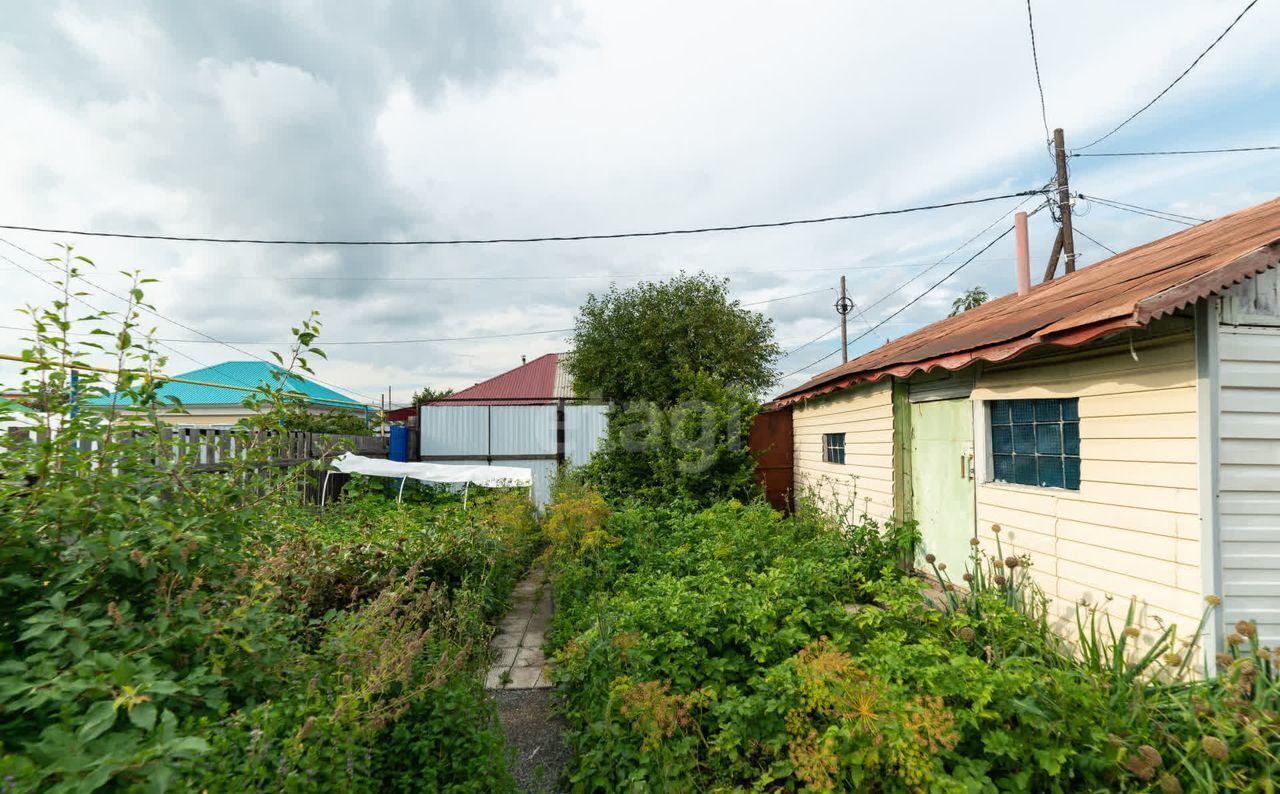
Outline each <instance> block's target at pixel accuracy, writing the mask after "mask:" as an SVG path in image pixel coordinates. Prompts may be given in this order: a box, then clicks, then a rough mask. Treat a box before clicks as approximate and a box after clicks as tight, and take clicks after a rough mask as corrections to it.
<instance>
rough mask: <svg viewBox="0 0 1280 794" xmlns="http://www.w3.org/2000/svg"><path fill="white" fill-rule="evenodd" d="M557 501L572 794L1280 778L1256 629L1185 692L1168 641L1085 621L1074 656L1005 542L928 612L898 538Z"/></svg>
mask: <svg viewBox="0 0 1280 794" xmlns="http://www.w3.org/2000/svg"><path fill="white" fill-rule="evenodd" d="M558 511H563V520H562V523H563V524H564V526H566V527H570V528H571V531H566V532H561V533H558V534H557V535H556V536H555V537H553V549H554V551H555V554H554V555H553V557H552V560H553V563H554V566H555V579H554V581H555V588H556V601H557V609H558V612H557V615H556V619H555V623H554V626H553V631H552V643H553V645H554V646H555V647H556V648H557V649H558V651H557V655H556V662H557V667H556V675H557V680H558V682H559V684H560V688H561V693H562V708H563V710H564V712H565V715H566V717H567V718H568V720H569V723H570V725H571V728H572V731H571V734H570V739H571V742H572V744H573V745H574V747H575V749H576V750H577V761H576V764H577V765H576V767H575V768H574V769H573V770H572V771H571V773H570V775H569V779H570V782H571V784H572V786H573V788H574V790H576V791H595V790H636V789H639V790H655V791H685V790H768V791H774V790H777V791H791V790H801V789H803V790H819V791H830V790H837V791H848V790H852V791H956V792H961V791H977V792H985V791H992V792H995V791H1046V792H1074V791H1163V792H1168V791H1212V790H1224V791H1237V790H1238V791H1269V790H1272V787H1274V784H1275V772H1274V770H1275V769H1276V768H1277V763H1276V762H1277V757H1278V756H1280V752H1278V750H1280V725H1278V724H1277V722H1276V718H1275V714H1276V712H1277V710H1278V707H1280V684H1277V675H1276V670H1277V666H1276V662H1275V656H1274V654H1272V653H1271V651H1269V650H1267V649H1262V648H1259V647H1258V643H1257V633H1256V630H1255V629H1254V627H1253V626H1252V624H1248V623H1241V624H1240V625H1239V626H1237V631H1236V633H1235V634H1233V635H1232V636H1231V637H1229V638H1228V650H1227V651H1226V652H1224V653H1222V654H1219V658H1218V665H1219V667H1220V670H1219V673H1218V674H1217V675H1216V676H1213V677H1211V678H1209V679H1208V680H1203V681H1197V680H1193V679H1190V678H1188V677H1187V676H1186V674H1187V672H1188V666H1187V665H1186V664H1185V661H1186V656H1185V655H1189V654H1191V653H1192V652H1193V651H1194V643H1193V641H1192V642H1187V643H1178V642H1176V633H1175V632H1172V631H1169V632H1164V633H1162V634H1159V635H1158V636H1156V637H1154V638H1140V637H1139V636H1138V635H1137V630H1136V629H1134V628H1133V627H1132V626H1128V625H1126V626H1125V627H1123V629H1117V630H1115V631H1112V630H1110V629H1109V628H1105V623H1098V622H1097V621H1094V622H1092V623H1091V622H1090V621H1089V620H1088V619H1087V618H1085V617H1082V620H1081V626H1083V627H1084V632H1085V634H1084V635H1083V636H1082V637H1080V638H1077V640H1076V641H1075V642H1073V643H1070V644H1068V643H1066V642H1064V641H1063V640H1062V639H1060V638H1059V637H1058V636H1057V635H1056V634H1054V633H1053V632H1052V631H1051V630H1050V627H1049V625H1048V621H1047V620H1046V612H1045V609H1044V600H1043V598H1042V597H1041V596H1040V595H1039V593H1038V592H1037V591H1036V590H1035V589H1034V587H1033V585H1032V583H1031V579H1030V578H1029V577H1028V576H1027V567H1028V565H1029V564H1030V561H1029V560H1028V559H1026V558H1025V557H1023V558H1016V557H1012V556H1010V557H1001V556H1000V555H1001V549H1000V547H999V545H998V543H997V547H996V549H995V554H994V555H988V554H987V553H985V552H984V551H983V550H982V549H978V548H975V552H974V557H973V559H972V560H971V563H970V566H969V568H968V569H967V570H965V571H964V572H963V574H964V578H963V583H961V581H960V580H959V579H957V581H956V582H954V583H953V582H951V580H950V576H951V573H949V572H948V571H946V570H945V569H943V568H941V567H940V566H939V567H938V568H937V569H936V571H935V572H936V574H937V576H938V577H939V579H941V581H942V582H943V583H944V585H949V586H948V587H944V590H943V595H942V602H941V603H940V604H934V603H932V602H930V601H927V600H926V599H924V598H923V597H922V593H921V584H922V583H921V581H920V580H918V579H914V578H910V577H904V576H902V575H901V574H900V573H897V569H896V567H895V565H894V563H896V562H898V561H900V560H901V552H902V551H903V550H905V549H908V548H909V547H910V545H911V543H912V540H913V537H914V530H913V529H910V528H893V529H890V530H883V529H881V528H879V527H876V526H874V524H871V523H869V522H862V523H850V522H849V521H847V520H845V521H843V522H841V523H839V524H835V525H832V524H826V523H824V522H823V518H822V517H821V516H820V515H817V514H816V513H814V512H812V511H810V510H802V512H801V515H800V517H798V518H796V519H783V518H781V517H779V516H777V515H776V514H773V513H772V512H771V511H769V510H767V508H764V507H762V506H749V507H743V506H741V505H738V504H736V503H732V502H730V503H723V504H719V505H715V506H713V507H711V508H710V509H707V510H704V511H701V512H698V513H694V514H689V513H687V512H683V511H681V510H680V509H679V508H657V507H645V506H639V505H631V506H624V507H622V508H618V509H614V510H612V511H610V510H608V509H601V507H600V505H599V503H598V499H597V498H596V497H593V496H592V495H591V494H590V493H589V492H584V491H582V490H581V489H580V488H575V489H569V490H567V491H566V492H565V493H564V494H563V495H562V496H561V497H560V499H559V502H558V503H557V504H556V505H553V506H552V508H551V515H552V516H556V515H560V513H559V512H558ZM846 515H848V514H847V513H846ZM872 535H874V536H875V538H873V537H872ZM585 538H594V539H595V541H594V542H584V541H583V539H585ZM876 554H878V555H879V556H874V555H876ZM864 555H865V556H864ZM927 562H928V564H930V565H933V561H932V560H928V561H927ZM1091 626H1092V627H1091ZM1184 654H1185V655H1184Z"/></svg>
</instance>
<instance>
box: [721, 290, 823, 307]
mask: <svg viewBox="0 0 1280 794" xmlns="http://www.w3.org/2000/svg"><path fill="white" fill-rule="evenodd" d="M833 289H834V287H823V288H822V289H811V290H809V291H808V292H797V293H796V294H794V295H783V296H782V297H780V298H769V299H768V300H762V301H752V302H751V303H744V304H742V306H743V307H746V306H763V305H765V304H766V303H777V302H778V301H788V300H791V299H792V298H803V297H804V296H805V295H817V294H818V293H819V292H830V291H831V290H833Z"/></svg>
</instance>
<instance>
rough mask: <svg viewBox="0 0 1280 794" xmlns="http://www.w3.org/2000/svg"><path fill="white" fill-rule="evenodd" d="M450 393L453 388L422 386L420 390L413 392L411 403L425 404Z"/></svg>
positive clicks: (441, 398)
mask: <svg viewBox="0 0 1280 794" xmlns="http://www.w3.org/2000/svg"><path fill="white" fill-rule="evenodd" d="M450 394H453V389H433V388H431V387H430V386H423V387H422V389H421V390H420V391H416V392H414V393H413V404H414V405H427V404H428V403H433V402H435V401H436V400H443V399H444V398H445V397H448V396H449V395H450Z"/></svg>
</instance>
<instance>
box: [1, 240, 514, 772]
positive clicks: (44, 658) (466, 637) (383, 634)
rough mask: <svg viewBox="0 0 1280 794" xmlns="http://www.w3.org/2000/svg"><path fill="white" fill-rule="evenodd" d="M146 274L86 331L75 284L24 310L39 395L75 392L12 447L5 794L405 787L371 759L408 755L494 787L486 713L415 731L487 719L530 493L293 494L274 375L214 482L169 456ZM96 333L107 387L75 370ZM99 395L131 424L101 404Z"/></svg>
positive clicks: (94, 348) (294, 363)
mask: <svg viewBox="0 0 1280 794" xmlns="http://www.w3.org/2000/svg"><path fill="white" fill-rule="evenodd" d="M77 262H83V263H84V264H89V263H88V261H87V260H80V259H78V258H72V257H71V256H70V253H69V252H68V255H67V256H66V257H65V258H64V265H65V274H64V280H65V283H66V284H68V285H70V284H71V283H72V282H73V280H74V279H75V277H76V275H77V268H78V267H79V265H78V264H77ZM143 283H145V280H144V279H140V278H136V277H135V280H134V286H133V287H132V288H131V290H130V293H129V294H130V297H131V301H132V302H131V304H130V305H129V306H127V307H126V309H125V312H124V314H123V315H122V316H121V317H120V318H118V319H117V320H116V322H117V323H118V325H117V326H116V330H114V331H109V332H105V333H97V334H95V335H92V336H89V337H88V341H86V342H79V343H73V342H72V341H70V340H72V339H78V338H80V337H79V335H77V334H76V333H75V332H74V331H73V330H72V327H73V325H74V322H73V319H72V317H71V314H70V301H71V299H72V296H71V294H70V287H69V286H68V288H67V291H66V292H65V293H64V295H63V296H62V298H61V299H60V300H59V301H57V302H55V303H54V304H53V306H52V307H51V308H49V309H43V310H42V309H31V310H29V311H28V314H29V315H30V316H31V319H32V326H33V335H32V344H31V347H30V349H29V350H28V351H26V353H25V357H26V359H27V361H28V362H29V364H28V365H27V368H26V375H27V382H26V384H25V390H26V391H27V392H28V393H29V394H33V395H38V394H60V395H67V397H66V400H65V402H60V403H57V405H58V406H59V407H57V408H56V410H55V413H54V415H53V416H52V417H42V421H43V422H44V423H45V424H44V425H43V427H41V428H40V430H41V431H42V433H43V435H41V436H40V437H36V438H31V439H22V438H5V439H3V440H2V441H0V443H2V446H0V602H3V603H4V604H5V605H6V613H5V616H4V619H3V621H0V779H3V783H2V784H0V789H3V790H4V791H5V792H9V791H22V792H26V791H93V790H98V789H108V790H148V791H165V790H175V789H177V790H209V791H236V790H261V789H264V788H271V789H280V790H285V791H303V790H305V791H312V790H317V789H321V790H341V791H362V790H363V791H381V790H388V789H390V790H412V787H411V786H409V785H408V784H407V783H406V780H405V776H404V773H403V770H402V769H399V768H397V767H395V765H394V764H391V763H389V761H388V759H387V758H385V757H382V756H381V755H379V753H380V752H382V751H383V750H384V749H385V750H388V751H390V750H391V749H392V748H396V747H399V748H401V749H400V753H399V756H398V757H410V756H412V754H413V753H417V754H418V755H417V756H416V757H417V758H418V759H420V761H421V763H423V764H425V765H427V766H426V767H424V769H423V770H421V776H422V778H423V779H431V780H433V781H435V783H433V786H435V788H437V789H445V790H448V789H449V787H450V786H455V785H456V786H461V788H458V789H456V790H472V789H469V788H467V786H469V785H471V783H470V782H469V781H471V780H488V781H490V782H491V783H492V785H493V786H496V787H502V785H503V783H502V781H503V780H504V779H505V777H504V776H505V772H504V771H503V769H502V759H501V757H500V753H499V752H498V750H497V749H495V748H496V745H495V738H494V734H493V731H492V719H491V717H490V718H489V719H487V720H485V719H474V720H464V719H462V718H461V717H459V718H458V719H451V720H438V723H439V724H435V725H432V726H430V727H429V728H423V729H421V730H419V729H418V727H415V726H414V725H413V724H412V720H414V719H433V720H434V719H436V717H437V716H438V715H439V713H440V712H441V710H442V709H447V708H453V706H451V705H449V704H454V705H456V706H457V708H458V709H459V710H460V711H459V713H460V714H461V713H463V712H464V711H466V710H467V709H469V711H466V713H470V714H473V715H483V714H484V713H486V712H485V710H486V709H488V708H489V707H488V706H486V705H484V703H483V700H482V695H481V694H480V692H479V690H478V687H479V683H478V678H477V675H478V671H477V667H478V666H479V665H480V664H482V663H483V662H484V658H483V656H484V654H483V653H482V652H480V651H479V649H481V648H483V647H484V643H485V641H486V640H487V638H488V634H489V632H490V630H491V629H490V625H489V622H488V621H489V619H490V618H491V617H492V616H493V615H494V614H496V613H497V611H498V610H500V609H501V606H502V602H503V600H504V599H505V597H506V594H507V593H508V592H509V590H510V587H511V585H512V583H513V582H514V580H515V578H516V577H517V576H518V575H519V572H520V571H521V570H522V568H523V566H525V565H526V564H527V563H528V561H529V559H530V558H531V556H532V555H533V553H534V552H535V551H536V547H537V545H538V542H539V540H538V530H537V526H536V522H535V518H534V514H533V511H532V508H531V507H530V505H529V503H528V501H527V499H524V498H522V497H521V498H516V497H514V496H512V495H510V494H499V493H494V494H479V495H477V498H475V499H474V500H473V502H472V505H471V507H470V509H469V510H468V511H467V512H466V513H463V512H462V510H461V509H460V507H457V506H455V505H453V504H451V503H442V504H428V503H423V504H413V505H403V506H397V505H396V504H395V503H394V501H392V500H388V499H386V498H379V497H377V496H376V495H373V494H367V495H366V496H365V497H363V498H358V499H352V500H350V501H348V502H345V503H343V504H342V505H341V506H340V507H336V508H335V507H327V508H325V509H324V510H323V511H319V510H317V509H315V508H302V507H298V506H295V505H292V504H289V502H291V501H292V499H295V498H296V495H295V494H294V490H295V489H296V485H297V483H298V480H299V478H301V477H302V476H303V475H304V474H306V473H307V470H306V467H297V468H294V469H291V470H286V471H281V470H279V469H278V468H276V467H273V466H266V465H261V464H264V463H266V462H267V461H269V460H272V459H275V458H276V457H278V453H279V452H280V449H279V446H278V445H279V443H280V441H281V439H280V434H279V433H278V432H276V431H275V428H278V426H279V420H280V417H281V416H282V415H283V414H285V413H287V412H288V411H290V410H292V409H293V408H294V407H296V404H295V403H294V402H293V401H292V398H291V397H290V395H288V394H286V393H284V392H283V391H282V390H281V389H279V388H276V387H272V386H270V385H264V386H263V387H262V388H260V389H259V390H257V392H256V393H255V394H253V395H252V396H251V400H250V401H251V402H252V403H253V404H254V405H255V407H256V408H258V409H259V411H260V414H259V416H258V417H256V420H257V422H258V423H257V424H256V425H255V426H253V427H250V428H247V429H246V431H245V432H244V433H243V434H242V436H241V439H242V440H241V442H240V443H239V444H238V446H237V450H238V452H239V453H240V455H239V456H237V457H234V458H233V459H232V460H230V461H229V462H228V463H227V465H226V468H225V470H219V471H207V470H204V469H201V468H200V467H198V466H197V465H196V461H197V460H198V459H199V458H198V457H197V456H196V455H193V454H174V447H173V442H172V440H169V439H166V438H165V437H164V436H163V434H162V432H161V431H162V430H163V428H164V425H163V424H162V423H161V421H160V414H161V411H162V410H165V409H164V408H163V407H162V406H160V405H158V403H157V399H156V386H157V384H159V383H160V382H161V381H160V380H159V379H158V378H157V377H156V371H157V370H158V369H159V368H160V367H162V366H163V363H164V361H163V359H162V358H160V357H159V356H157V355H156V354H155V353H154V351H153V350H152V348H151V345H150V341H149V340H148V339H147V338H146V337H145V336H143V335H137V334H136V331H137V327H136V319H137V311H138V308H139V307H140V306H144V305H145V304H143V303H142V301H143V294H142V289H141V285H142V284H143ZM85 319H86V321H87V322H89V323H90V324H91V326H102V325H104V324H106V323H108V322H110V321H111V319H110V318H109V317H108V316H106V315H93V316H91V317H89V318H85ZM318 327H319V324H318V322H317V321H316V320H315V318H314V316H313V317H311V318H309V319H308V321H307V322H305V323H304V324H303V325H302V326H300V327H299V328H298V329H295V336H296V338H297V340H298V342H297V344H296V345H295V347H294V348H293V349H292V350H291V351H290V353H289V355H288V356H287V357H285V356H280V357H278V358H277V360H278V361H279V363H280V364H281V368H282V369H283V370H284V371H286V372H292V371H293V370H294V369H298V370H302V371H306V369H305V368H306V362H307V359H308V357H309V356H312V355H316V354H319V351H317V350H316V349H315V348H314V347H312V343H313V341H314V339H315V335H316V333H317V331H318ZM99 340H102V341H105V342H108V343H110V344H111V345H112V352H113V353H114V355H115V358H116V360H117V366H116V367H115V370H116V371H115V372H114V373H113V374H112V375H110V376H109V377H107V378H100V377H99V376H98V375H96V374H95V373H94V372H93V371H92V370H88V369H84V368H83V365H84V364H85V359H86V358H87V357H88V356H89V355H95V354H96V355H99V356H100V355H101V354H102V353H103V351H104V350H105V349H106V348H105V346H104V345H102V344H100V343H99ZM73 364H79V365H81V368H80V377H79V382H78V384H77V387H76V389H75V391H74V394H73V393H72V390H71V388H70V386H71V381H70V377H69V374H68V371H69V370H68V368H69V367H70V366H71V365H73ZM108 383H110V384H111V386H112V387H113V388H112V389H111V392H112V393H115V392H121V393H123V394H125V395H126V396H127V397H128V398H129V400H128V402H127V404H128V405H129V410H128V411H117V410H113V409H111V408H107V409H102V410H97V409H93V408H91V407H90V406H88V405H87V404H86V401H87V400H88V399H90V398H91V397H94V396H97V395H100V394H106V393H108V389H107V388H106V387H107V385H108ZM184 452H190V451H189V450H188V451H184ZM467 704H470V705H467ZM432 748H439V749H440V751H441V752H448V753H449V757H448V758H447V759H439V758H437V759H434V760H433V761H431V762H430V763H428V761H427V760H426V759H427V758H428V756H429V755H430V753H432V752H434V750H433V749H432ZM482 769H483V770H488V772H487V773H481V772H479V771H478V770H482ZM486 774H487V777H486Z"/></svg>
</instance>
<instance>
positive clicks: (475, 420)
mask: <svg viewBox="0 0 1280 794" xmlns="http://www.w3.org/2000/svg"><path fill="white" fill-rule="evenodd" d="M569 357H570V354H567V353H547V354H546V355H542V356H539V357H537V358H535V359H533V360H532V361H523V362H522V363H521V364H520V366H518V367H515V368H513V369H510V370H507V371H506V372H503V373H500V374H498V375H495V376H493V377H492V378H489V379H488V380H483V381H481V382H479V383H477V384H475V385H474V386H471V387H469V388H466V389H462V390H461V391H458V392H455V393H454V394H451V395H449V396H448V397H444V398H442V399H440V400H436V401H435V402H433V403H430V404H427V405H420V406H416V407H413V408H402V409H399V410H398V411H394V412H392V413H391V414H390V417H391V419H393V420H396V419H399V420H401V421H405V420H409V421H413V422H414V423H415V424H416V427H417V437H418V442H417V453H418V460H423V461H432V462H436V463H461V464H471V465H475V464H485V465H498V466H523V467H527V468H529V469H531V470H532V471H533V496H534V501H535V502H536V503H537V504H539V505H541V504H545V503H546V502H547V501H549V500H550V497H551V484H552V481H553V480H554V479H555V475H556V472H557V471H559V470H560V468H561V467H563V466H577V465H582V464H584V463H586V462H587V461H588V460H590V458H591V454H592V453H593V452H595V450H596V448H597V447H598V446H599V443H600V441H601V439H603V438H604V435H605V430H606V412H607V409H608V406H607V405H605V404H604V403H602V402H600V401H598V400H591V399H589V398H586V397H583V396H580V395H576V394H574V392H573V379H572V377H571V376H570V374H569V372H568V367H567V364H568V361H569Z"/></svg>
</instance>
